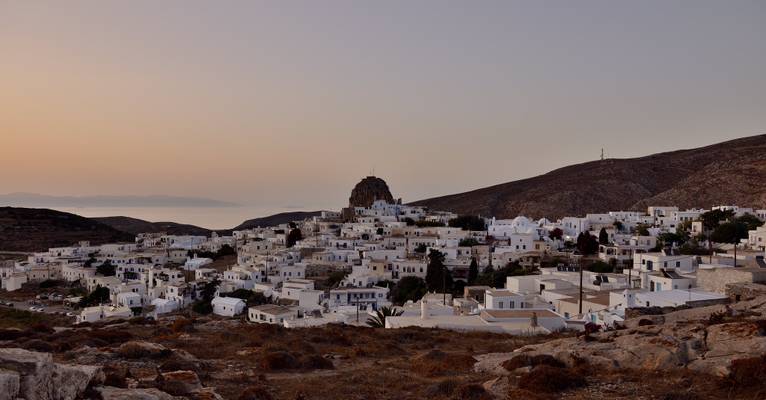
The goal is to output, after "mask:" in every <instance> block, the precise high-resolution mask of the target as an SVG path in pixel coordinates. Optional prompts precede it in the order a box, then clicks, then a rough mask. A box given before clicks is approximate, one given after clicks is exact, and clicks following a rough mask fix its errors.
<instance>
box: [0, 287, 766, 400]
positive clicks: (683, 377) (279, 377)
mask: <svg viewBox="0 0 766 400" xmlns="http://www.w3.org/2000/svg"><path fill="white" fill-rule="evenodd" d="M765 311H766V298H760V299H755V300H751V301H747V302H740V303H736V304H732V305H730V306H712V307H706V308H698V309H689V310H682V311H676V312H672V313H668V314H664V315H653V316H642V317H638V318H636V319H632V320H628V321H627V323H626V326H625V328H624V329H620V330H615V331H608V332H601V333H594V334H590V335H575V334H568V335H555V336H549V337H514V336H508V335H498V334H487V333H457V332H449V331H439V330H429V329H402V330H384V329H373V328H360V327H344V326H327V327H322V328H307V329H295V330H287V329H284V328H280V327H276V326H271V325H253V324H248V323H246V322H243V321H238V320H224V319H218V318H211V317H196V318H193V317H191V316H182V315H178V316H174V317H173V318H169V319H166V320H163V321H160V322H153V321H148V320H143V319H133V320H130V321H116V322H112V323H108V324H93V325H87V324H86V325H85V326H78V327H64V328H55V329H53V328H51V327H50V326H48V325H46V324H45V323H44V322H38V323H36V324H35V325H34V326H29V327H26V328H25V329H2V330H0V400H2V399H12V398H25V399H75V398H94V399H171V398H191V399H218V398H225V399H290V400H293V399H393V398H395V399H416V398H417V399H422V398H432V399H487V400H489V399H558V398H561V399H663V400H672V399H720V398H731V399H734V398H736V399H763V398H766V385H764V383H763V381H762V377H763V376H764V373H766V357H765V356H764V354H766V336H765V334H766V332H765V330H766V324H764V320H765V319H764V317H763V313H764V312H765ZM0 318H1V316H0Z"/></svg>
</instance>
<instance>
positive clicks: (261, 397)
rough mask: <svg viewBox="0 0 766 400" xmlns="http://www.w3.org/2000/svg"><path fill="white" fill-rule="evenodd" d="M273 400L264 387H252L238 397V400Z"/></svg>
mask: <svg viewBox="0 0 766 400" xmlns="http://www.w3.org/2000/svg"><path fill="white" fill-rule="evenodd" d="M273 398H274V397H272V396H271V393H269V391H268V390H266V388H265V387H263V386H250V387H248V388H247V389H245V390H243V391H242V393H241V394H240V395H239V397H237V399H238V400H272V399H273Z"/></svg>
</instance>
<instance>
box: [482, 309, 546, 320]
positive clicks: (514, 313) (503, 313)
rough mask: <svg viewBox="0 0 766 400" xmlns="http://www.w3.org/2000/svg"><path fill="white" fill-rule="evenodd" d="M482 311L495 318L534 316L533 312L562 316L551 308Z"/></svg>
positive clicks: (543, 315)
mask: <svg viewBox="0 0 766 400" xmlns="http://www.w3.org/2000/svg"><path fill="white" fill-rule="evenodd" d="M482 313H487V315H489V316H490V317H493V318H532V315H533V314H535V315H537V316H538V317H539V318H556V317H560V316H559V315H558V314H556V313H554V312H553V311H551V310H529V309H528V310H484V311H482Z"/></svg>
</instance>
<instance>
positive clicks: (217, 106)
mask: <svg viewBox="0 0 766 400" xmlns="http://www.w3.org/2000/svg"><path fill="white" fill-rule="evenodd" d="M764 74H766V2H764V1H739V0H734V1H717V0H716V1H706V0H689V1H675V0H661V1H652V0H646V1H640V2H628V1H587V0H584V1H576V2H573V1H510V0H508V1H490V0H482V1H447V0H439V1H428V0H418V1H378V2H373V1H363V0H354V1H339V0H338V1H335V0H327V1H313V0H310V1H291V0H279V1H255V0H253V1H223V2H213V1H190V0H178V1H173V0H167V1H159V2H158V1H142V0H133V1H100V0H94V1H78V0H74V1H68V2H66V3H62V2H60V1H50V2H47V1H26V0H19V1H10V0H0V193H11V192H33V193H44V194H50V195H97V194H102V195H127V194H131V195H151V194H164V195H176V196H199V197H208V198H217V199H222V200H228V201H233V202H239V203H241V204H249V205H268V206H291V207H301V208H306V209H316V208H322V207H333V208H339V207H342V206H344V205H345V204H346V203H347V202H348V196H349V193H350V190H351V188H352V187H353V185H354V184H355V183H356V182H358V181H359V180H360V179H361V178H362V177H364V176H366V175H368V174H370V172H371V171H374V173H375V175H377V176H381V177H383V178H384V179H386V181H387V182H388V184H389V186H390V187H391V189H392V191H393V193H394V196H395V197H402V198H403V199H404V200H405V201H414V200H418V199H423V198H427V197H432V196H437V195H443V194H452V193H457V192H461V191H465V190H469V189H474V188H479V187H483V186H488V185H492V184H497V183H502V182H507V181H511V180H515V179H520V178H525V177H530V176H535V175H538V174H542V173H545V172H547V171H550V170H552V169H555V168H558V167H562V166H565V165H569V164H572V163H578V162H584V161H590V160H594V159H597V158H598V157H599V156H600V152H601V148H604V151H605V153H606V156H607V157H615V158H625V157H635V156H642V155H647V154H651V153H655V152H660V151H669V150H675V149H680V148H692V147H698V146H702V145H707V144H712V143H716V142H720V141H724V140H728V139H733V138H737V137H743V136H750V135H755V134H762V133H766V77H765V76H764Z"/></svg>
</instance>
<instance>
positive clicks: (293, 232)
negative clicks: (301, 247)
mask: <svg viewBox="0 0 766 400" xmlns="http://www.w3.org/2000/svg"><path fill="white" fill-rule="evenodd" d="M299 240H303V232H301V230H300V229H298V228H297V227H296V228H292V229H290V233H288V234H287V243H286V244H285V245H286V246H287V247H293V246H295V243H297V242H298V241H299Z"/></svg>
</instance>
